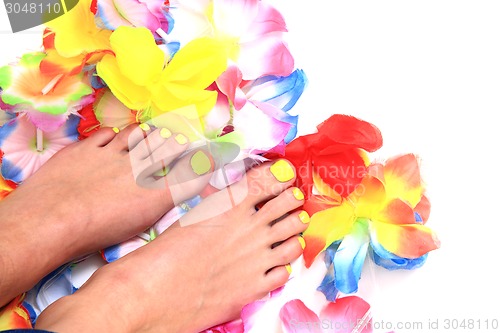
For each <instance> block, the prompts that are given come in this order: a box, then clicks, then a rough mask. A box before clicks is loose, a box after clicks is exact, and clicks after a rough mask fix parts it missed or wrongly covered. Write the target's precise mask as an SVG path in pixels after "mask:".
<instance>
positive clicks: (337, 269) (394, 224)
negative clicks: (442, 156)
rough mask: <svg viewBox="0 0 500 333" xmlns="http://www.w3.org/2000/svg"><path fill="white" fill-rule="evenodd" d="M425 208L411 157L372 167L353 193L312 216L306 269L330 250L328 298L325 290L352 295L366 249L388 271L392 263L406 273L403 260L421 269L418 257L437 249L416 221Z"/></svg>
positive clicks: (416, 167) (431, 236) (306, 236)
mask: <svg viewBox="0 0 500 333" xmlns="http://www.w3.org/2000/svg"><path fill="white" fill-rule="evenodd" d="M320 187H321V186H320ZM422 202H423V204H421V203H422ZM429 209H430V206H429V204H428V199H427V198H426V197H425V196H424V186H423V182H422V180H421V177H420V170H419V163H418V160H417V158H416V156H415V155H413V154H407V155H402V156H398V157H394V158H391V159H389V160H387V162H386V163H385V164H384V165H382V164H374V165H372V166H370V167H369V168H368V173H367V174H366V175H365V176H364V178H363V180H362V182H361V183H360V184H359V185H358V186H357V187H356V189H355V191H353V192H352V193H351V194H350V195H349V196H348V197H347V198H345V199H342V200H341V202H339V203H338V204H334V205H331V206H330V207H327V208H325V209H323V210H320V211H318V212H316V213H315V214H314V215H312V217H311V223H310V226H309V228H308V229H307V230H306V231H305V232H304V239H305V241H306V244H307V246H306V248H305V250H304V259H305V263H306V266H310V265H311V263H312V261H313V260H314V259H315V258H316V256H317V255H318V254H319V253H320V252H322V251H323V250H325V249H326V248H327V247H329V246H332V249H333V251H331V252H327V256H329V257H330V258H329V259H327V263H331V265H333V270H332V269H330V270H329V272H330V273H329V274H330V277H326V278H325V280H324V281H323V284H322V286H321V287H320V290H322V291H323V292H324V293H325V295H327V294H330V296H328V295H327V296H328V297H333V296H332V295H335V293H336V291H335V290H334V289H332V290H328V288H327V285H330V286H332V287H334V288H336V289H338V290H340V291H341V292H343V293H345V294H348V293H353V292H356V291H357V289H358V280H359V278H360V276H361V269H362V266H363V263H364V261H365V258H366V255H367V253H368V249H369V248H371V249H372V251H373V253H374V254H375V255H376V257H375V258H376V263H379V264H383V265H385V266H387V267H390V268H395V265H392V264H390V262H391V261H392V262H393V263H400V264H402V267H401V268H404V266H405V265H404V262H401V260H407V262H406V263H407V265H406V266H408V265H410V266H412V267H418V266H419V265H421V264H422V263H423V261H424V260H425V259H423V258H422V256H424V255H425V254H427V253H428V252H430V251H432V250H435V249H437V248H438V247H439V245H440V244H439V240H438V239H437V236H436V235H435V233H434V232H433V231H432V230H431V229H430V228H428V227H427V226H425V225H424V224H423V223H424V220H423V219H422V218H421V217H420V216H421V215H422V216H426V217H428V215H429V214H428V210H429ZM335 243H337V244H335ZM332 244H333V245H332ZM382 259H383V260H382ZM331 265H330V266H331Z"/></svg>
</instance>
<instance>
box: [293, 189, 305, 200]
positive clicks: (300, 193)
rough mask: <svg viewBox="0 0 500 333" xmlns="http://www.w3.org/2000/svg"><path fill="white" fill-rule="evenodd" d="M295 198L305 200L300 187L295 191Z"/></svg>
mask: <svg viewBox="0 0 500 333" xmlns="http://www.w3.org/2000/svg"><path fill="white" fill-rule="evenodd" d="M293 196H294V197H295V199H297V200H304V193H303V192H302V191H301V190H300V188H298V187H296V188H294V189H293Z"/></svg>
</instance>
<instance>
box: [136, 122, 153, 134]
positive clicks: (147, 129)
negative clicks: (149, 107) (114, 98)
mask: <svg viewBox="0 0 500 333" xmlns="http://www.w3.org/2000/svg"><path fill="white" fill-rule="evenodd" d="M139 127H140V128H141V129H142V130H143V131H144V132H147V131H149V130H150V129H151V127H149V125H148V124H146V123H143V124H140V125H139Z"/></svg>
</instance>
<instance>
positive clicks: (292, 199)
mask: <svg viewBox="0 0 500 333" xmlns="http://www.w3.org/2000/svg"><path fill="white" fill-rule="evenodd" d="M303 204H304V194H303V193H302V191H301V190H300V189H299V188H297V187H293V188H289V189H286V190H285V191H284V192H283V193H281V194H280V195H278V196H277V197H276V198H273V199H271V200H269V201H268V202H266V203H265V204H264V205H263V206H262V207H261V208H260V209H259V211H258V212H257V214H256V215H257V216H258V217H259V218H260V219H261V220H263V221H264V222H267V223H269V222H271V221H273V220H276V219H279V218H281V217H282V216H284V215H285V214H287V213H289V212H291V211H293V210H294V209H296V208H298V207H300V206H302V205H303Z"/></svg>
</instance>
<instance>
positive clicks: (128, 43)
mask: <svg viewBox="0 0 500 333" xmlns="http://www.w3.org/2000/svg"><path fill="white" fill-rule="evenodd" d="M110 43H111V47H112V49H113V52H114V53H115V54H116V62H117V65H118V69H119V70H120V73H122V74H123V75H124V76H125V77H127V78H128V79H129V80H131V81H132V82H133V83H135V84H137V85H139V86H143V87H144V86H147V85H150V84H152V83H154V82H156V81H158V80H159V79H160V75H161V72H162V70H163V66H164V61H165V54H164V53H163V52H162V51H161V50H160V48H159V47H158V46H157V45H156V43H155V40H154V38H153V35H152V34H151V31H149V30H148V29H146V28H143V27H139V28H134V27H128V26H121V27H119V28H118V29H116V30H115V31H114V32H113V34H112V35H111V37H110ZM139 64H140V65H139Z"/></svg>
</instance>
